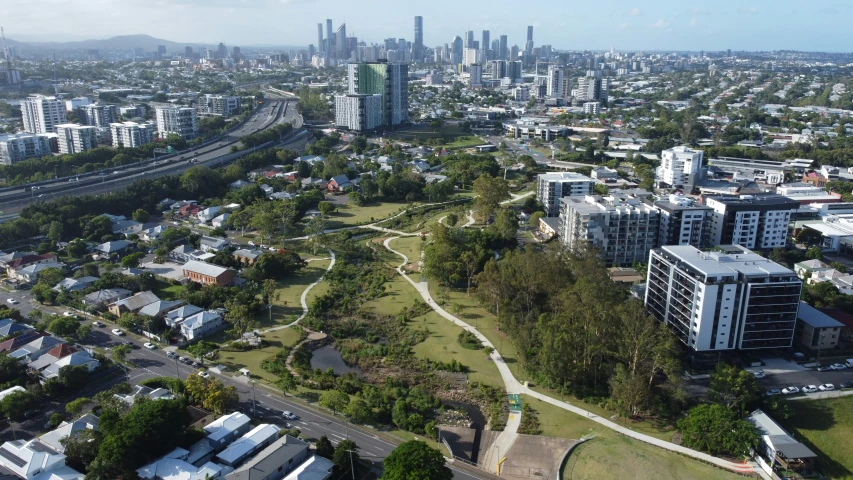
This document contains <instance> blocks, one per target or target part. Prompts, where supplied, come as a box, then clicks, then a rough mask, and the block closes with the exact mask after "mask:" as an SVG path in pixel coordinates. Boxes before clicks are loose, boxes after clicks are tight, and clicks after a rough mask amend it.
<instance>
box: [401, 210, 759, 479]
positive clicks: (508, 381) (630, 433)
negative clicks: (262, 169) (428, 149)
mask: <svg viewBox="0 0 853 480" xmlns="http://www.w3.org/2000/svg"><path fill="white" fill-rule="evenodd" d="M528 195H529V193H528ZM395 238H398V237H393V238H388V239H386V240H385V243H384V245H385V248H387V249H388V250H389V251H391V252H393V253H396V254H397V255H399V256H400V257H402V258H403V263H402V264H401V265H400V266H399V267H397V271H398V272H399V273H400V275H402V276H403V278H405V279H406V280H408V281H409V283H411V284H412V286H414V287H415V289H416V290H417V291H418V293H420V294H421V297H423V298H424V300H425V301H426V302H427V304H428V305H430V306H431V307H432V308H433V310H435V311H436V312H437V313H438V314H439V315H441V316H442V317H444V318H446V319H447V320H450V321H451V322H453V323H455V324H456V325H458V326H460V327H462V328H463V329H465V330H467V331H469V332H471V333H473V334H474V335H475V336H476V337H477V338H478V339H479V340H480V341H481V342H482V343H483V345H486V346H488V347H491V348H493V349H494V350H493V352H492V354H491V358H492V360H493V361H494V362H495V365H496V366H497V367H498V371H499V372H500V374H501V378H502V379H503V382H504V385H505V386H506V391H507V393H508V394H510V393H520V394H524V395H530V396H531V397H534V398H537V399H539V400H541V401H543V402H547V403H550V404H551V405H554V406H555V407H559V408H562V409H563V410H568V411H570V412H572V413H576V414H578V415H581V416H584V417H587V418H588V419H589V420H592V421H594V422H596V423H598V424H600V425H602V426H605V427H607V428H609V429H611V430H615V431H616V432H618V433H621V434H622V435H625V436H627V437H631V438H633V439H635V440H639V441H641V442H645V443H648V444H651V445H654V446H657V447H660V448H663V449H665V450H669V451H672V452H677V453H680V454H682V455H686V456H688V457H691V458H694V459H697V460H701V461H703V462H707V463H710V464H713V465H716V466H718V467H721V468H724V469H726V470H730V471H733V472H737V473H743V474H751V473H756V472H755V470H756V469H754V468H753V466H752V465H751V464H750V463H745V462H744V463H738V462H730V461H728V460H724V459H722V458H717V457H714V456H712V455H708V454H707V453H703V452H700V451H697V450H693V449H690V448H686V447H682V446H681V445H676V444H674V443H672V442H667V441H665V440H660V439H658V438H655V437H652V436H649V435H645V434H642V433H639V432H635V431H634V430H631V429H629V428H626V427H623V426H621V425H619V424H617V423H615V422H612V421H610V420H609V419H607V418H604V417H600V416H598V415H596V414H594V413H592V412H588V411H586V410H584V409H582V408H578V407H576V406H574V405H572V404H570V403H567V402H564V401H561V400H557V399H555V398H552V397H549V396H548V395H545V394H542V393H539V392H535V391H533V390H531V389H529V388H528V387H527V386H526V385H522V384H521V383H520V382H519V381H518V380H516V379H515V376H513V374H512V371H511V370H510V369H509V366H508V365H507V364H506V363H505V362H504V360H503V357H501V356H500V353H499V352H498V351H497V349H496V348H495V346H494V345H493V344H492V343H491V342H490V341H489V339H487V338H486V337H485V336H484V335H483V334H481V333H480V332H479V331H478V330H477V329H476V328H474V327H472V326H471V325H468V324H467V323H465V322H463V321H462V320H460V319H458V318H456V317H455V316H453V315H451V314H450V313H449V312H447V311H446V310H444V309H443V308H441V306H439V305H438V304H437V303H436V302H435V301H433V299H432V295H431V294H430V293H429V285H428V283H427V282H426V281H421V282H415V281H414V280H412V279H411V278H410V277H409V276H408V275H406V272H405V271H404V269H403V267H404V266H405V265H408V264H409V259H408V257H406V255H404V254H402V253H400V252H398V251H396V250H394V249H393V248H391V247H390V242H391V241H392V240H394V239H395ZM516 417H517V418H516V419H513V418H510V421H508V422H507V427H506V428H505V429H504V431H503V432H502V433H501V434H500V436H498V438H497V439H496V440H495V443H494V445H497V446H499V447H500V450H501V451H504V452H507V451H509V448H510V447H511V446H512V444H513V443H514V442H515V439H516V438H517V436H518V425H519V424H520V423H521V415H520V414H518V415H516ZM493 449H494V447H493ZM494 450H497V449H494ZM495 457H496V455H494V454H491V453H487V458H488V462H486V463H483V465H485V466H486V467H487V468H488V470H489V471H491V472H495V471H496V468H497V462H499V461H500V459H499V458H495ZM759 475H760V474H759Z"/></svg>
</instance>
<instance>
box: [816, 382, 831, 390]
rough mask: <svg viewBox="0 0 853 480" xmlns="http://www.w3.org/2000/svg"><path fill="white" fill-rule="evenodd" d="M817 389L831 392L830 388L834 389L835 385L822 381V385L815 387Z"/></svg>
mask: <svg viewBox="0 0 853 480" xmlns="http://www.w3.org/2000/svg"><path fill="white" fill-rule="evenodd" d="M817 389H818V390H820V391H821V392H831V391H832V390H835V385H833V384H831V383H824V384H823V385H821V386H819V387H817Z"/></svg>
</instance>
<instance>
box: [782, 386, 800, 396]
mask: <svg viewBox="0 0 853 480" xmlns="http://www.w3.org/2000/svg"><path fill="white" fill-rule="evenodd" d="M792 393H800V389H799V388H797V387H785V388H783V389H782V394H783V395H791V394H792Z"/></svg>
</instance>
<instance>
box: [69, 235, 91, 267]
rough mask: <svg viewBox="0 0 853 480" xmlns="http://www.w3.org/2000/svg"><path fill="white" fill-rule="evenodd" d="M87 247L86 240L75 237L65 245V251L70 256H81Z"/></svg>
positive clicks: (84, 253)
mask: <svg viewBox="0 0 853 480" xmlns="http://www.w3.org/2000/svg"><path fill="white" fill-rule="evenodd" d="M87 249H88V247H87V246H86V242H84V241H83V240H80V239H79V238H76V239H74V240H72V241H70V242H68V245H67V246H66V247H65V253H66V254H68V256H70V257H72V258H82V257H83V255H86V251H87ZM87 265H88V264H87ZM81 270H82V269H81Z"/></svg>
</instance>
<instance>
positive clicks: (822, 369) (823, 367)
mask: <svg viewBox="0 0 853 480" xmlns="http://www.w3.org/2000/svg"><path fill="white" fill-rule="evenodd" d="M830 370H832V367H831V366H830V365H821V366H819V367H817V371H818V372H828V371H830Z"/></svg>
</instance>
